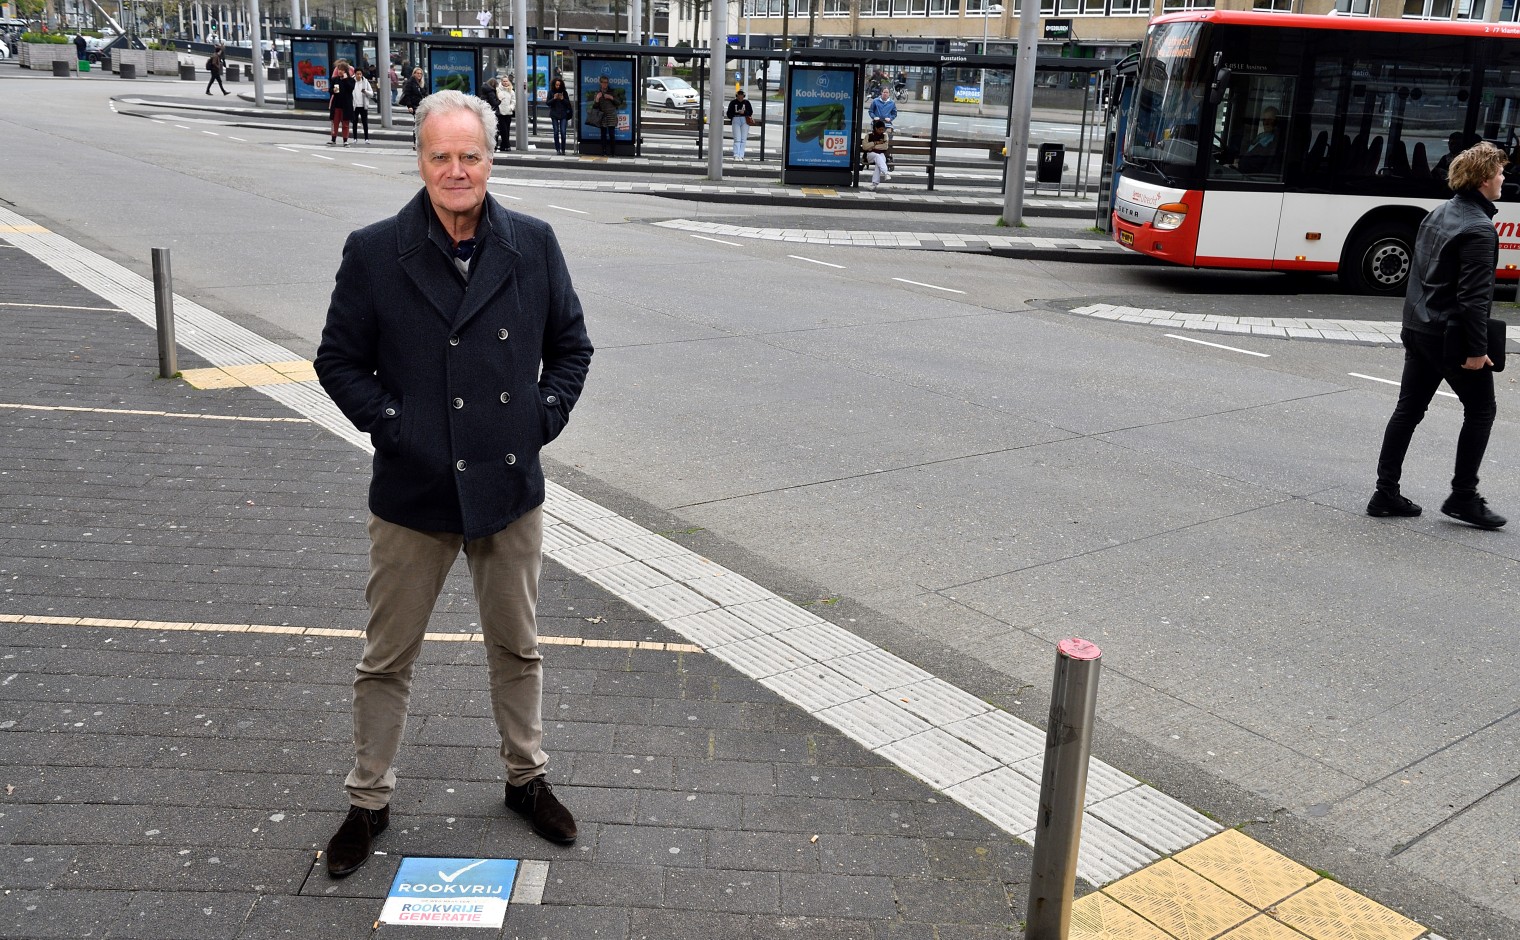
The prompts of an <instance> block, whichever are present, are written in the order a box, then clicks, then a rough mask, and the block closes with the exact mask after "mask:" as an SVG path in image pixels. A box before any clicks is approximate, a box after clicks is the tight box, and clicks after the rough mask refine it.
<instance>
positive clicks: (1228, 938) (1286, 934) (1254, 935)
mask: <svg viewBox="0 0 1520 940" xmlns="http://www.w3.org/2000/svg"><path fill="white" fill-rule="evenodd" d="M1219 940H1308V938H1307V937H1305V936H1304V935H1303V934H1301V933H1299V932H1298V931H1296V930H1294V929H1293V928H1291V927H1285V926H1283V925H1282V924H1280V923H1278V922H1277V921H1275V920H1273V919H1272V918H1270V917H1268V916H1266V915H1265V914H1263V915H1262V916H1260V917H1253V918H1251V919H1250V920H1248V921H1246V922H1245V923H1243V924H1241V925H1240V926H1239V927H1236V928H1235V929H1234V930H1232V931H1230V932H1229V933H1227V934H1224V935H1222V936H1221V937H1220V938H1219Z"/></svg>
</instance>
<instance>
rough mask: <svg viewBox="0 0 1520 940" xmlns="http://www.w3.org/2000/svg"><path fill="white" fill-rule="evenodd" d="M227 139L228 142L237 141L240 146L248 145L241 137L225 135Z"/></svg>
mask: <svg viewBox="0 0 1520 940" xmlns="http://www.w3.org/2000/svg"><path fill="white" fill-rule="evenodd" d="M227 139H228V140H235V141H237V142H238V143H240V144H246V143H248V141H246V140H244V139H243V138H241V137H233V136H232V135H231V134H228V135H227Z"/></svg>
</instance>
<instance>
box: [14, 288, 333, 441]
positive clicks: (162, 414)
mask: <svg viewBox="0 0 1520 940" xmlns="http://www.w3.org/2000/svg"><path fill="white" fill-rule="evenodd" d="M113 312H115V313H125V311H122V310H117V311H113ZM0 408H15V409H16V410H18V411H82V412H87V413H89V414H102V415H149V416H151V417H155V418H201V419H204V420H206V421H254V422H261V423H265V424H310V423H311V419H310V418H249V417H245V416H242V415H208V414H196V413H194V412H181V411H145V410H142V409H140V408H85V407H82V406H79V405H16V404H11V403H9V402H0Z"/></svg>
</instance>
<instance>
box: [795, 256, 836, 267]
mask: <svg viewBox="0 0 1520 940" xmlns="http://www.w3.org/2000/svg"><path fill="white" fill-rule="evenodd" d="M787 257H788V258H796V259H797V260H798V261H810V262H812V263H813V264H821V265H823V266H824V267H829V268H840V269H841V270H842V269H843V268H844V265H842V264H834V263H833V262H830V261H819V260H818V259H817V258H804V257H802V256H801V255H787Z"/></svg>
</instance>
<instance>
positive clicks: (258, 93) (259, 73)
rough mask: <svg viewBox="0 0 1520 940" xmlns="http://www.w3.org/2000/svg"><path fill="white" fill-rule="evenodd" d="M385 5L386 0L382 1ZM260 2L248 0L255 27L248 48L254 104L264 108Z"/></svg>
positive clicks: (251, 22) (262, 35) (252, 22)
mask: <svg viewBox="0 0 1520 940" xmlns="http://www.w3.org/2000/svg"><path fill="white" fill-rule="evenodd" d="M380 2H381V3H384V2H385V0H380ZM259 20H260V16H259V0H248V22H249V23H250V24H252V26H253V43H252V44H251V45H250V46H249V47H248V51H249V52H250V53H252V55H250V56H249V58H251V59H252V60H253V104H254V107H258V108H262V107H263V106H264V30H263V29H262V27H261V24H260V23H259Z"/></svg>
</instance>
